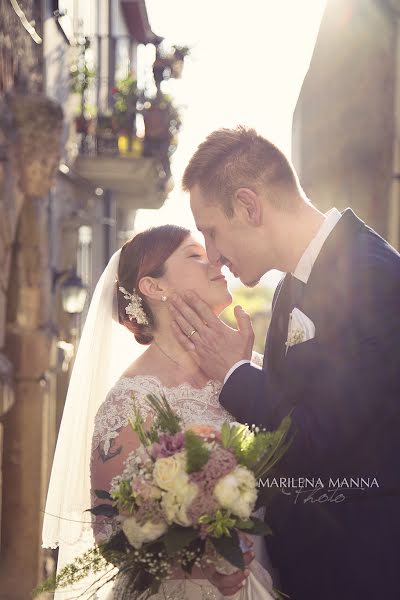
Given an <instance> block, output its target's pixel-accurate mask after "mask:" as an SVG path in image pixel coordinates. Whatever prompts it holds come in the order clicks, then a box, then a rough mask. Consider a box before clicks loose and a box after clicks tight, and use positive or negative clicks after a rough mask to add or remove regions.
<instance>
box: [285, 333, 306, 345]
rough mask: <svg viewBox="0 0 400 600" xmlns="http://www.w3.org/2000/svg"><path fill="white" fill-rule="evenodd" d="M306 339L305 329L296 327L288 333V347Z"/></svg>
mask: <svg viewBox="0 0 400 600" xmlns="http://www.w3.org/2000/svg"><path fill="white" fill-rule="evenodd" d="M303 341H304V331H303V330H302V329H294V330H293V331H291V332H290V333H289V335H288V339H287V341H286V349H287V348H289V347H290V346H295V345H296V344H300V343H301V342H303Z"/></svg>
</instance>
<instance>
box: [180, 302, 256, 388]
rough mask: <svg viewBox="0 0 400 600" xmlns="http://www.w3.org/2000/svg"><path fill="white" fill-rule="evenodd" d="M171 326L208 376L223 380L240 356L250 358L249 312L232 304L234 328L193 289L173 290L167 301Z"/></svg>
mask: <svg viewBox="0 0 400 600" xmlns="http://www.w3.org/2000/svg"><path fill="white" fill-rule="evenodd" d="M169 309H170V311H171V315H172V317H173V322H172V328H173V331H174V333H175V334H176V337H177V339H178V340H179V342H180V343H181V344H182V346H183V347H184V348H185V349H186V350H187V351H188V352H191V353H192V354H193V355H194V357H195V359H196V361H197V363H198V365H199V366H200V368H201V369H202V370H203V371H204V372H205V373H206V375H207V376H208V377H210V379H215V380H219V381H224V378H225V375H226V374H227V373H228V371H229V369H230V368H231V367H233V365H235V364H236V363H237V362H238V361H240V360H251V352H252V349H253V344H254V332H253V327H252V325H251V321H250V317H249V315H248V314H247V313H246V312H245V311H244V310H243V309H242V307H241V306H236V307H235V317H236V322H237V326H238V329H232V327H229V326H228V325H226V324H225V323H223V322H222V321H221V320H220V319H219V318H218V317H216V316H215V314H214V313H213V312H212V310H211V308H210V307H209V305H208V304H206V302H204V301H203V300H202V299H201V298H199V296H198V295H197V294H196V293H195V292H186V293H185V297H184V298H182V297H181V296H179V295H178V294H174V296H173V297H172V298H171V302H170V303H169Z"/></svg>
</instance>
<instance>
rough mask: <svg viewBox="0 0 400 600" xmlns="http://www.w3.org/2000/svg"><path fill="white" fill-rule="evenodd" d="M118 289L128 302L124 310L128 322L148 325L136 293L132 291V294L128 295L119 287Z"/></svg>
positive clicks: (128, 293)
mask: <svg viewBox="0 0 400 600" xmlns="http://www.w3.org/2000/svg"><path fill="white" fill-rule="evenodd" d="M118 289H119V290H120V291H121V292H122V293H123V294H124V298H125V300H129V301H130V302H129V304H128V305H127V307H126V308H125V312H126V314H127V315H128V317H129V320H130V321H132V320H133V319H135V320H136V321H137V322H138V323H139V325H148V324H149V320H148V318H147V315H146V313H145V312H144V310H143V307H142V299H141V297H140V296H139V295H138V294H137V293H136V291H135V290H133V292H132V293H130V292H128V291H127V290H126V289H125V288H124V287H122V286H121V285H120V286H119V288H118Z"/></svg>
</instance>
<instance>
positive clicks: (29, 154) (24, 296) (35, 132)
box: [0, 93, 63, 600]
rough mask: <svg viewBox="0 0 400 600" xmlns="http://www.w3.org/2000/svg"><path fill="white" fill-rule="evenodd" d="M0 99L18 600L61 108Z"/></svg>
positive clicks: (35, 490)
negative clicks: (13, 397)
mask: <svg viewBox="0 0 400 600" xmlns="http://www.w3.org/2000/svg"><path fill="white" fill-rule="evenodd" d="M0 102H1V103H2V107H3V111H2V114H3V115H6V118H3V121H2V124H1V127H0V136H2V138H3V140H5V141H6V158H7V160H6V161H5V162H4V163H3V164H2V167H3V168H2V170H1V177H0V192H1V193H0V206H1V212H2V215H3V223H2V228H1V230H0V257H1V260H2V263H3V265H4V267H5V268H4V269H2V290H1V291H2V294H3V298H2V302H1V303H0V309H1V311H2V312H1V313H0V318H1V320H0V339H1V344H0V351H1V352H2V353H3V356H5V357H6V360H7V361H9V362H8V364H11V365H12V371H13V391H14V395H15V402H14V405H13V406H10V405H8V406H7V412H6V411H5V410H3V414H2V415H1V425H2V433H3V438H4V439H3V464H2V481H3V490H2V500H3V502H2V504H3V506H2V529H1V551H0V582H1V584H0V599H1V600H20V599H21V598H29V597H30V592H31V590H32V588H33V587H34V586H35V585H36V584H37V582H38V580H39V578H40V576H41V570H42V565H43V559H44V556H43V552H42V550H41V548H40V536H41V523H42V519H41V509H42V508H43V506H44V501H45V493H46V489H47V480H48V470H49V464H48V463H49V457H50V456H51V450H52V447H53V445H54V437H55V415H54V416H53V417H52V411H53V413H55V397H54V375H53V372H54V365H55V343H56V337H55V330H54V326H53V323H52V319H51V316H52V310H51V305H52V269H51V263H50V254H49V235H48V214H49V211H48V198H47V194H48V192H49V189H50V187H51V185H52V183H53V179H54V175H55V172H56V170H57V168H58V163H59V146H60V140H61V131H62V122H63V114H62V110H61V108H60V107H59V106H58V105H57V104H56V103H55V102H53V101H51V100H49V99H48V98H46V97H44V96H41V95H40V94H29V93H25V94H17V93H14V94H13V95H9V96H8V97H7V99H6V98H4V97H3V98H1V99H0ZM3 388H4V385H3V386H2V389H1V390H0V392H3ZM0 433H1V432H0ZM22 565H23V568H24V576H23V577H21V567H22Z"/></svg>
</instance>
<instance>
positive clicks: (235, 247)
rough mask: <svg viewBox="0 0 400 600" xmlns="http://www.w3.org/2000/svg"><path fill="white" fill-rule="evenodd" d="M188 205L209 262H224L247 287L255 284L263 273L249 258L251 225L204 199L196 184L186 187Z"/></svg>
mask: <svg viewBox="0 0 400 600" xmlns="http://www.w3.org/2000/svg"><path fill="white" fill-rule="evenodd" d="M190 206H191V209H192V213H193V216H194V219H195V221H196V226H197V229H198V230H199V231H201V233H202V234H203V235H204V241H205V245H206V250H207V256H208V259H209V261H210V263H211V264H213V265H215V266H218V267H221V266H222V265H225V266H227V267H228V268H229V270H230V271H231V272H232V273H233V275H234V276H235V277H238V278H240V280H241V281H242V283H243V284H244V285H246V286H248V287H253V286H254V285H256V284H257V283H258V282H259V280H260V278H261V276H262V275H263V273H259V272H258V271H257V264H256V262H255V261H254V260H252V256H251V254H252V253H251V239H250V238H251V234H252V231H251V228H248V227H246V224H244V223H243V222H242V221H241V220H240V219H239V218H237V216H235V215H233V216H232V217H229V216H228V215H227V214H226V213H225V211H224V208H223V206H222V205H219V204H218V203H215V204H210V203H208V202H207V201H206V198H205V197H204V195H203V194H202V192H201V190H200V188H199V186H197V185H195V186H194V187H193V188H192V189H191V190H190Z"/></svg>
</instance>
